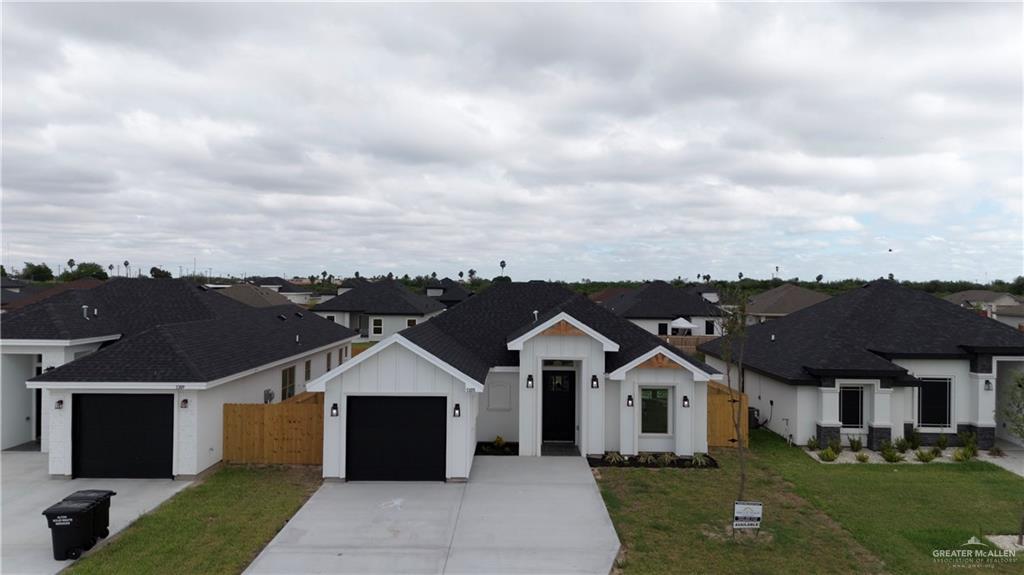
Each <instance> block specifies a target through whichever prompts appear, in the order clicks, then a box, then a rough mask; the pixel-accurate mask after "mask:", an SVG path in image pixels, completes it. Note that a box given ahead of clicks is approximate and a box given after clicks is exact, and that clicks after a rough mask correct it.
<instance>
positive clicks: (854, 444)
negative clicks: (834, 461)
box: [850, 437, 864, 453]
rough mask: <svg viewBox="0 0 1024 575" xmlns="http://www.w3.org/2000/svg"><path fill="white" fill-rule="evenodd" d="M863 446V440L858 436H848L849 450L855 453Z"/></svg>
mask: <svg viewBox="0 0 1024 575" xmlns="http://www.w3.org/2000/svg"><path fill="white" fill-rule="evenodd" d="M863 448H864V442H863V441H861V439H860V438H859V437H851V438H850V451H852V452H854V453H857V452H858V451H860V450H861V449H863Z"/></svg>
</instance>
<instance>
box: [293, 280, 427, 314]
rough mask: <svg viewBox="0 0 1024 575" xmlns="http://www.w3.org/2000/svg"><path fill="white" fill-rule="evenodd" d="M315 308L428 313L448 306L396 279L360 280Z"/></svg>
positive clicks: (323, 309) (367, 311)
mask: <svg viewBox="0 0 1024 575" xmlns="http://www.w3.org/2000/svg"><path fill="white" fill-rule="evenodd" d="M311 309H312V310H314V311H349V312H358V313H367V314H379V315H426V314H428V313H433V312H436V311H441V310H443V309H444V304H442V303H440V302H438V301H437V300H435V299H433V298H429V297H427V296H425V295H422V294H418V293H413V292H411V291H409V290H408V289H406V288H405V286H403V285H402V284H400V283H398V282H396V281H392V280H380V281H376V282H366V283H361V284H357V285H356V286H355V287H353V288H352V289H350V290H349V291H347V292H345V293H343V294H341V295H338V296H334V297H332V298H331V299H329V300H327V301H325V302H323V303H319V304H317V305H315V306H313V307H312V308H311Z"/></svg>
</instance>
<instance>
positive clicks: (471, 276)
mask: <svg viewBox="0 0 1024 575" xmlns="http://www.w3.org/2000/svg"><path fill="white" fill-rule="evenodd" d="M466 273H468V274H469V281H473V280H474V279H476V270H475V269H473V268H469V271H468V272H466Z"/></svg>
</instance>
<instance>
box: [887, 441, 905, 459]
mask: <svg viewBox="0 0 1024 575" xmlns="http://www.w3.org/2000/svg"><path fill="white" fill-rule="evenodd" d="M881 453H882V459H884V460H886V461H888V462H889V463H899V462H901V461H903V460H904V459H906V458H905V457H904V456H903V454H902V453H900V452H898V451H897V450H896V448H894V447H893V446H892V444H890V443H889V442H888V441H887V442H885V443H884V444H883V445H882V451H881Z"/></svg>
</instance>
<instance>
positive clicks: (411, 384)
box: [323, 344, 481, 479]
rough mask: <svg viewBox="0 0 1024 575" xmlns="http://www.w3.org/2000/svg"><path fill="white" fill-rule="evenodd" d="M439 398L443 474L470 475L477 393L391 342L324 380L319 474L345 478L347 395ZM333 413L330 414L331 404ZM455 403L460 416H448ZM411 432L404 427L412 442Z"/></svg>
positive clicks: (463, 476)
mask: <svg viewBox="0 0 1024 575" xmlns="http://www.w3.org/2000/svg"><path fill="white" fill-rule="evenodd" d="M353 395H369V396H388V395H392V396H442V397H445V398H446V403H445V414H446V420H447V427H446V432H445V433H446V449H445V451H446V454H445V460H446V462H445V477H446V478H448V479H464V478H467V477H469V472H470V469H471V468H472V464H473V453H474V451H475V449H476V441H475V438H476V418H477V411H478V399H479V397H480V395H481V394H480V393H477V392H474V391H467V390H466V384H465V383H463V382H462V381H459V380H457V379H455V378H454V377H453V376H451V375H449V374H448V373H447V372H445V371H444V370H442V369H440V368H439V367H437V366H435V365H434V364H432V363H430V362H429V361H427V360H425V359H423V358H422V357H420V356H419V355H417V354H415V353H413V352H412V351H410V350H408V349H406V348H404V347H402V346H401V345H398V344H392V345H390V346H388V347H387V348H385V349H382V350H380V351H379V352H377V353H375V354H374V355H373V356H371V357H368V358H367V359H365V360H363V361H362V362H360V363H359V364H358V365H355V366H354V367H352V368H351V369H349V370H348V371H346V372H344V373H342V374H340V375H339V376H338V377H337V378H335V379H333V380H331V381H329V382H327V385H326V392H325V396H324V410H325V414H324V464H323V474H324V477H337V478H344V477H345V435H346V427H345V419H346V413H347V407H348V405H347V400H348V397H350V396H353ZM335 403H337V404H338V416H337V417H331V416H330V409H331V405H332V404H335ZM456 403H458V404H459V406H460V409H461V411H462V415H461V417H452V410H453V408H454V406H455V404H456ZM415 438H416V430H409V440H410V441H415Z"/></svg>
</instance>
